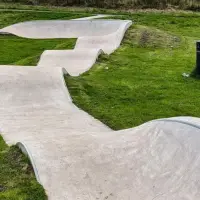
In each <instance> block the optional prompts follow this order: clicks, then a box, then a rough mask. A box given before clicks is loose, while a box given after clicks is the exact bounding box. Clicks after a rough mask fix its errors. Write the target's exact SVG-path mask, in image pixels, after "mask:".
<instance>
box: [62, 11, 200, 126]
mask: <svg viewBox="0 0 200 200" xmlns="http://www.w3.org/2000/svg"><path fill="white" fill-rule="evenodd" d="M124 18H126V19H131V20H134V22H135V25H133V26H132V27H131V28H130V29H129V30H128V32H127V34H126V36H125V39H124V41H123V44H122V46H121V47H120V48H119V49H118V50H117V51H116V52H115V53H113V54H112V55H110V56H107V55H103V56H101V58H100V59H99V60H98V62H97V64H96V65H95V66H94V67H93V68H92V69H91V70H90V71H89V72H87V73H85V74H83V75H82V76H80V77H69V76H68V77H66V82H67V85H68V87H69V91H70V93H71V95H72V98H73V101H74V103H75V104H77V105H78V106H79V107H81V108H82V109H84V110H85V111H87V112H89V113H90V114H91V115H93V116H94V117H96V118H98V119H100V120H101V121H103V122H104V123H105V124H107V125H108V126H110V127H112V128H113V129H123V128H130V127H133V126H137V125H140V124H142V123H144V122H147V121H149V120H153V119H157V118H164V117H173V116H185V115H186V116H187V115H189V116H196V117H200V101H199V90H200V82H199V80H196V79H193V78H184V77H182V73H183V72H189V73H190V72H191V71H192V70H193V68H194V66H195V40H196V39H197V38H198V36H200V28H199V26H198V24H199V23H200V18H199V17H198V15H196V14H188V13H186V14H184V13H179V14H176V13H174V14H172V13H168V14H166V13H162V14H161V13H135V14H130V15H129V16H128V15H127V16H125V17H124Z"/></svg>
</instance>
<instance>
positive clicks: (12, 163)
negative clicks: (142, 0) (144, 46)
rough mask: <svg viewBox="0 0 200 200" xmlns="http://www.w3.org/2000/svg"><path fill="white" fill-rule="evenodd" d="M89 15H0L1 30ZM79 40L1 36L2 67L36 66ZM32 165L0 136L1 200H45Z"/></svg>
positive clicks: (13, 13)
mask: <svg viewBox="0 0 200 200" xmlns="http://www.w3.org/2000/svg"><path fill="white" fill-rule="evenodd" d="M88 15H89V14H78V13H75V12H71V13H70V12H65V13H59V12H49V13H48V12H32V11H30V12H26V11H24V12H18V11H16V12H13V11H0V28H3V27H5V26H8V25H11V24H14V23H17V22H22V21H28V20H41V19H43V20H44V19H72V18H77V17H85V16H88ZM75 42H76V39H48V40H34V39H25V38H20V37H16V36H6V35H0V65H1V64H2V65H6V64H15V65H36V64H37V62H38V60H39V57H40V55H41V54H42V52H43V51H44V50H46V49H72V48H73V47H74V44H75ZM46 199H47V196H46V194H45V191H44V189H43V187H42V186H41V185H40V184H39V183H38V182H37V181H36V179H35V175H34V172H33V169H32V167H31V164H30V162H29V160H28V158H26V156H24V155H23V154H22V153H21V151H20V150H19V148H18V147H17V146H11V147H9V146H8V145H6V144H5V142H4V140H3V138H2V137H1V136H0V200H46Z"/></svg>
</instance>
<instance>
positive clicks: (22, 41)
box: [0, 11, 90, 65]
mask: <svg viewBox="0 0 200 200" xmlns="http://www.w3.org/2000/svg"><path fill="white" fill-rule="evenodd" d="M85 16H90V14H83V13H75V12H65V13H59V12H55V13H54V12H50V13H48V12H33V11H24V12H13V11H0V28H3V27H6V26H8V25H11V24H14V23H18V22H23V21H29V20H45V19H62V20H63V19H72V18H73V19H74V18H78V17H85ZM75 42H76V39H40V40H35V39H26V38H20V37H16V36H2V35H0V46H1V48H0V64H14V65H36V64H37V62H38V60H39V58H40V55H41V54H42V52H43V51H44V50H47V49H51V50H53V49H72V48H73V47H74V44H75Z"/></svg>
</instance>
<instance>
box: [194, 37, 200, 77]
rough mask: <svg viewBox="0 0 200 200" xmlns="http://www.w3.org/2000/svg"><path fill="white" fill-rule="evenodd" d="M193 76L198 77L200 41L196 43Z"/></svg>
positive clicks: (199, 70)
mask: <svg viewBox="0 0 200 200" xmlns="http://www.w3.org/2000/svg"><path fill="white" fill-rule="evenodd" d="M195 75H196V76H200V41H197V42H196V69H195Z"/></svg>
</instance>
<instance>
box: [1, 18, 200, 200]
mask: <svg viewBox="0 0 200 200" xmlns="http://www.w3.org/2000/svg"><path fill="white" fill-rule="evenodd" d="M131 24H132V22H131V21H128V20H103V19H102V20H100V19H97V20H92V19H90V18H89V19H88V18H87V19H85V20H84V19H83V20H69V21H61V20H57V21H54V20H52V21H30V22H23V23H18V24H14V25H11V26H9V27H5V28H3V29H1V30H0V32H4V33H11V34H14V35H17V36H21V37H25V38H78V39H77V43H76V46H75V48H74V49H73V50H56V51H55V50H52V51H51V50H47V51H44V53H43V54H42V55H41V59H40V61H39V63H38V66H36V67H20V66H7V65H6V66H5V65H4V66H0V127H1V134H2V136H3V137H4V139H5V141H6V142H7V143H8V144H15V143H18V145H19V146H20V148H21V149H22V150H23V152H24V153H26V154H28V156H29V157H30V160H31V162H32V165H33V167H34V171H35V174H36V177H37V180H38V181H39V182H40V183H41V184H42V185H43V186H44V188H45V190H46V192H47V195H48V199H50V200H75V199H77V200H78V199H79V200H97V199H100V200H101V199H102V200H103V199H111V200H199V199H200V119H199V118H192V117H175V118H170V119H160V120H154V121H150V122H147V123H145V124H142V125H140V126H138V127H135V128H132V129H127V130H121V131H113V130H111V129H109V128H108V127H106V126H105V125H104V124H102V123H101V122H100V121H98V120H96V119H94V118H93V117H92V116H90V115H89V114H87V113H85V112H84V111H82V110H80V109H79V108H77V107H76V106H75V105H74V104H73V102H72V100H71V97H70V95H69V92H68V90H67V88H66V86H65V82H64V79H63V74H65V73H68V74H69V75H71V76H78V75H80V74H81V73H83V72H85V71H86V70H89V68H90V67H91V66H92V65H93V64H94V63H95V61H96V59H97V57H98V55H99V54H100V53H101V52H104V53H107V54H111V53H112V52H113V51H115V50H116V49H117V48H118V47H119V45H120V43H121V40H122V38H123V36H124V33H125V31H126V30H127V29H128V28H129V26H130V25H131Z"/></svg>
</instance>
